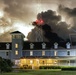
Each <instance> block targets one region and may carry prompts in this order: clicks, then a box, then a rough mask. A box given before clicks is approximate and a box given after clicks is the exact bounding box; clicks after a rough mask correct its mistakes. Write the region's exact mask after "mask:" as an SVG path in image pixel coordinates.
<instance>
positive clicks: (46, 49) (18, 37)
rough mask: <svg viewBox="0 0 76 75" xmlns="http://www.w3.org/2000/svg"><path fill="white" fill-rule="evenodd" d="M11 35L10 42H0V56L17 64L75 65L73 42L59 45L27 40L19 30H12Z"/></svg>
mask: <svg viewBox="0 0 76 75" xmlns="http://www.w3.org/2000/svg"><path fill="white" fill-rule="evenodd" d="M11 36H12V42H5V43H4V42H3V43H0V56H1V57H2V58H6V59H11V60H12V61H13V62H14V64H15V65H17V66H23V65H29V66H32V68H35V67H39V66H53V65H54V66H55V65H56V66H57V65H58V66H59V65H60V66H76V45H75V44H74V45H71V43H70V42H67V43H66V44H64V47H61V46H60V45H61V43H59V44H58V43H57V42H55V43H54V44H51V42H28V41H24V40H23V39H24V37H25V36H24V35H23V34H22V33H21V32H19V31H15V32H12V33H11Z"/></svg>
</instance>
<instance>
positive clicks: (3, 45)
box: [0, 41, 76, 50]
mask: <svg viewBox="0 0 76 75" xmlns="http://www.w3.org/2000/svg"><path fill="white" fill-rule="evenodd" d="M42 44H43V45H45V46H46V47H45V48H42ZM30 45H33V48H32V49H31V48H30ZM7 46H9V48H8V49H7ZM71 48H74V49H75V48H76V45H75V46H74V47H73V46H71ZM49 49H54V44H52V43H51V42H28V41H25V42H23V48H22V50H49ZM58 49H66V43H65V42H61V43H58ZM0 50H12V42H0Z"/></svg>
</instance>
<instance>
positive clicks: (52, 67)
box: [39, 66, 61, 69]
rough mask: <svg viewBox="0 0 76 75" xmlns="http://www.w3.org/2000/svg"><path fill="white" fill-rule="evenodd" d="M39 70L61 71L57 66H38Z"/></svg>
mask: <svg viewBox="0 0 76 75" xmlns="http://www.w3.org/2000/svg"><path fill="white" fill-rule="evenodd" d="M39 69H61V68H60V67H59V66H40V67H39Z"/></svg>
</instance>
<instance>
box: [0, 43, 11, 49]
mask: <svg viewBox="0 0 76 75" xmlns="http://www.w3.org/2000/svg"><path fill="white" fill-rule="evenodd" d="M6 44H9V49H7V48H6ZM11 49H12V43H10V42H0V50H11Z"/></svg>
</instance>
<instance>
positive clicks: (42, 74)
mask: <svg viewBox="0 0 76 75" xmlns="http://www.w3.org/2000/svg"><path fill="white" fill-rule="evenodd" d="M0 75H76V71H50V70H26V71H25V72H18V73H14V72H13V73H2V74H0Z"/></svg>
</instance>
